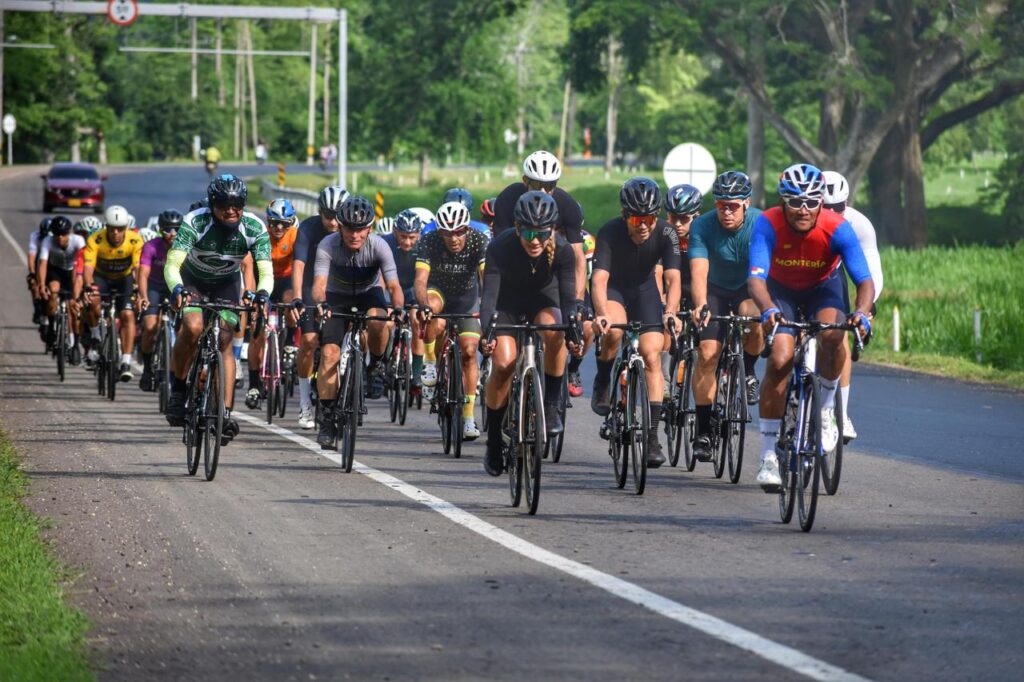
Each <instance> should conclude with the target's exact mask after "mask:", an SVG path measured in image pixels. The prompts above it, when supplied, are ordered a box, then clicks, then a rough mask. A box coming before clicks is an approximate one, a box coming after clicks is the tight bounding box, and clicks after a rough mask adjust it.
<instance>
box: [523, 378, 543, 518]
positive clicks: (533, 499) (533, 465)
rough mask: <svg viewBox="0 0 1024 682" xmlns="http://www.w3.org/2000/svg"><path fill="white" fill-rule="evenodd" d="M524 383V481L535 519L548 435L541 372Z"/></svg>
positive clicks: (528, 506)
mask: <svg viewBox="0 0 1024 682" xmlns="http://www.w3.org/2000/svg"><path fill="white" fill-rule="evenodd" d="M523 380H524V381H523V411H522V413H521V414H522V419H523V448H522V451H523V481H524V483H525V484H526V486H525V487H526V507H527V510H528V511H529V513H530V514H531V515H532V514H536V513H537V505H539V504H540V463H541V459H542V457H543V455H544V448H545V447H546V446H545V442H546V441H547V434H546V433H545V430H546V427H545V425H544V402H543V400H544V399H543V398H542V397H541V389H540V372H538V371H537V370H536V369H531V370H530V371H529V372H528V373H527V374H526V376H525V377H523Z"/></svg>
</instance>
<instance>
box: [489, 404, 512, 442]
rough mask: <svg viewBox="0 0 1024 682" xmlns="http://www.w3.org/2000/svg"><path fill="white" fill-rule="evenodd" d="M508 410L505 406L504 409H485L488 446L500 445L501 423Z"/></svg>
mask: <svg viewBox="0 0 1024 682" xmlns="http://www.w3.org/2000/svg"><path fill="white" fill-rule="evenodd" d="M506 409H508V405H507V404H506V405H505V406H504V407H490V406H488V407H487V444H488V445H501V443H502V438H501V422H502V421H503V420H504V419H505V410H506Z"/></svg>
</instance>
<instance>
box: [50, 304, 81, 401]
mask: <svg viewBox="0 0 1024 682" xmlns="http://www.w3.org/2000/svg"><path fill="white" fill-rule="evenodd" d="M56 296H57V314H56V315H54V318H53V337H52V338H53V357H54V358H55V359H56V360H57V375H58V376H59V377H60V380H61V381H64V373H65V368H66V365H67V363H69V362H70V363H72V364H76V363H75V362H74V359H75V358H74V356H75V353H77V350H78V347H77V344H75V343H73V342H72V330H71V316H70V314H69V312H68V301H69V300H70V299H71V292H70V291H67V290H66V289H61V290H59V291H58V292H57V294H56Z"/></svg>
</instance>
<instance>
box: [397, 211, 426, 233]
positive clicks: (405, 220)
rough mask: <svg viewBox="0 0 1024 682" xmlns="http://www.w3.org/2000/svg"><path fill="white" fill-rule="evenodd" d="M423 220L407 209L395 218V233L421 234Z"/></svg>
mask: <svg viewBox="0 0 1024 682" xmlns="http://www.w3.org/2000/svg"><path fill="white" fill-rule="evenodd" d="M422 231H423V219H422V218H420V216H419V214H418V213H416V211H414V210H412V209H411V208H407V209H405V210H404V211H402V212H401V213H399V214H398V215H396V216H395V232H405V233H409V232H417V233H418V232H422Z"/></svg>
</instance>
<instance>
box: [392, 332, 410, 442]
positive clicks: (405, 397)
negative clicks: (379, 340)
mask: <svg viewBox="0 0 1024 682" xmlns="http://www.w3.org/2000/svg"><path fill="white" fill-rule="evenodd" d="M399 349H400V351H401V353H400V354H399V356H398V370H397V371H398V382H397V386H396V389H397V391H396V392H397V393H398V395H397V396H396V398H395V405H396V406H397V407H398V424H399V426H405V419H406V417H407V416H408V414H409V391H410V389H411V387H412V349H410V348H409V341H408V339H406V338H405V336H403V337H402V340H401V343H400V345H399Z"/></svg>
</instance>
